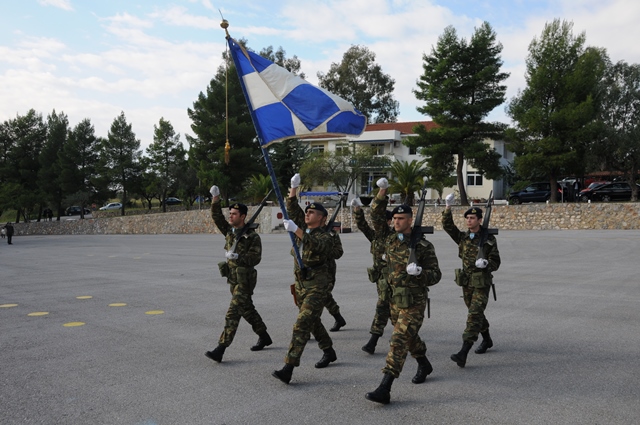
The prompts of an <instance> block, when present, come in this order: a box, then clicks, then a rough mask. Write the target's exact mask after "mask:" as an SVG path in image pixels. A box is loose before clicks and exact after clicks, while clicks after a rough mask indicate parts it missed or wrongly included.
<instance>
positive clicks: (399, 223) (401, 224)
mask: <svg viewBox="0 0 640 425" xmlns="http://www.w3.org/2000/svg"><path fill="white" fill-rule="evenodd" d="M412 221H413V220H412V219H411V216H410V215H409V214H394V216H393V230H395V231H396V232H398V233H409V229H410V228H411V222H412Z"/></svg>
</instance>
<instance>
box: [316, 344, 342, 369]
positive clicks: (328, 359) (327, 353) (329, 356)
mask: <svg viewBox="0 0 640 425" xmlns="http://www.w3.org/2000/svg"><path fill="white" fill-rule="evenodd" d="M336 360H338V356H337V355H336V352H335V350H334V349H333V347H331V348H327V349H326V350H324V354H323V355H322V358H321V359H320V361H319V362H318V363H316V368H318V369H322V368H323V367H327V366H329V363H332V362H335V361H336Z"/></svg>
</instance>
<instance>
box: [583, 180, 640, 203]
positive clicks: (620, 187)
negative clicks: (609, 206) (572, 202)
mask: <svg viewBox="0 0 640 425" xmlns="http://www.w3.org/2000/svg"><path fill="white" fill-rule="evenodd" d="M636 186H638V188H639V189H640V185H637V184H636ZM584 196H585V198H586V199H584V201H583V202H588V201H592V202H593V201H602V202H610V201H629V200H631V186H629V183H627V182H613V183H607V184H603V185H600V186H598V187H595V188H593V189H591V190H590V191H589V192H586V193H585V194H584ZM580 200H582V195H581V197H580Z"/></svg>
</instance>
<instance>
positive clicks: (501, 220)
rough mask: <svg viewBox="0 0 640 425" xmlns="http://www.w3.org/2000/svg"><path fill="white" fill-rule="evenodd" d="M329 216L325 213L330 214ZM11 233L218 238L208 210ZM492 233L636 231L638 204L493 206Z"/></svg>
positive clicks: (263, 220)
mask: <svg viewBox="0 0 640 425" xmlns="http://www.w3.org/2000/svg"><path fill="white" fill-rule="evenodd" d="M443 209H444V207H443V206H434V205H428V206H427V207H426V208H425V213H424V218H423V225H424V226H434V227H435V229H436V230H442V225H441V224H440V223H441V214H442V211H443ZM466 209H467V207H461V206H454V207H453V213H454V220H455V222H456V224H457V225H458V227H460V228H461V229H462V228H464V227H465V224H464V219H463V217H462V214H463V213H464V211H465V210H466ZM483 209H484V208H483ZM252 211H253V208H250V210H249V215H251V214H252ZM271 211H272V210H271V209H270V208H265V209H263V211H262V212H261V214H260V217H259V219H258V220H257V221H258V222H259V223H260V224H261V225H260V227H259V230H258V231H259V232H260V233H273V232H282V231H283V230H282V229H273V228H271V223H272V220H271V214H272V212H271ZM414 211H415V208H414ZM331 213H332V211H331V210H329V214H331ZM365 213H366V215H367V219H368V218H369V217H368V216H369V213H370V208H365ZM339 220H340V221H341V223H342V227H343V229H350V230H347V231H353V232H357V231H358V230H357V228H356V226H355V218H353V219H352V217H351V213H350V210H349V208H346V209H344V210H342V211H341V212H340V214H339ZM14 227H15V230H16V233H15V234H16V236H20V235H61V234H67V235H95V234H103V235H115V234H189V233H191V234H194V233H218V229H217V228H216V227H215V225H214V224H213V220H212V219H211V213H210V211H209V210H208V209H206V210H198V211H179V212H167V213H164V214H143V215H128V216H125V217H110V218H106V217H105V218H92V219H84V220H63V221H59V222H57V221H51V222H40V223H38V222H30V223H17V224H14ZM491 227H496V228H498V229H504V230H570V229H571V230H590V229H635V230H637V229H640V203H592V204H581V203H576V204H525V205H496V206H494V207H493V213H492V217H491Z"/></svg>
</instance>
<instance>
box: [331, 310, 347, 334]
mask: <svg viewBox="0 0 640 425" xmlns="http://www.w3.org/2000/svg"><path fill="white" fill-rule="evenodd" d="M333 317H334V319H336V323H334V324H333V327H332V328H331V329H329V331H330V332H337V331H339V330H340V328H341V327H343V326H346V324H347V322H346V321H345V320H344V317H342V314H340V313H338V314H334V315H333Z"/></svg>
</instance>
